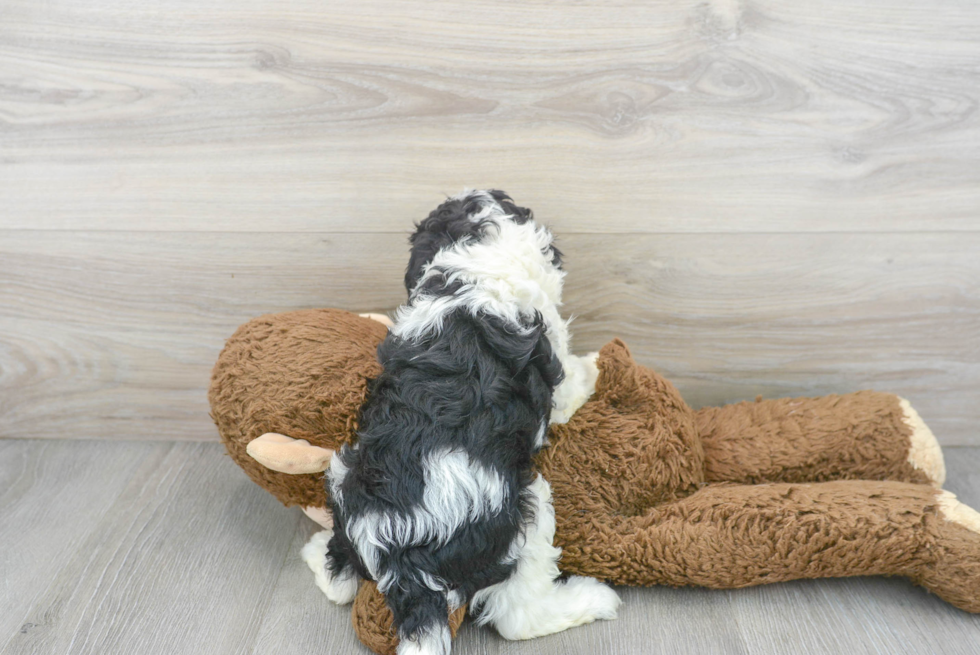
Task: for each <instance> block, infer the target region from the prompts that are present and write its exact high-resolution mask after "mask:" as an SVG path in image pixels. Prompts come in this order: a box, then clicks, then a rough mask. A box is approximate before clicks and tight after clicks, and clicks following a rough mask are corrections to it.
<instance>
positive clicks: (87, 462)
mask: <svg viewBox="0 0 980 655" xmlns="http://www.w3.org/2000/svg"><path fill="white" fill-rule="evenodd" d="M946 458H947V464H948V467H949V480H948V484H947V488H948V489H949V490H951V491H953V492H954V493H956V494H957V495H958V496H959V498H960V499H961V500H962V501H963V502H965V503H967V504H969V505H971V506H973V507H977V506H980V448H958V449H949V450H947V452H946ZM0 484H2V486H0V489H2V491H0V517H2V520H0V543H2V544H3V546H4V547H3V548H2V549H0V580H2V584H0V607H3V609H4V611H3V612H0V654H2V655H28V654H30V655H34V654H37V655H48V654H49V653H99V654H100V655H131V654H132V653H141V654H144V653H145V654H147V655H156V654H158V653H159V654H162V653H168V654H169V653H194V654H195V655H238V654H240V653H252V654H254V655H289V654H291V653H311V652H315V653H323V654H324V655H340V654H343V655H348V654H350V653H356V654H363V655H367V654H368V652H369V651H367V650H366V649H365V648H363V647H362V646H360V644H359V643H358V642H357V641H356V639H355V637H354V634H353V630H352V628H351V625H350V610H349V608H348V607H338V606H336V605H333V604H331V603H330V602H329V601H327V600H326V598H324V597H323V595H322V594H321V593H320V592H319V591H318V590H317V589H316V587H315V586H314V584H313V579H312V574H311V573H310V572H309V569H307V568H306V565H305V563H303V562H302V560H300V558H299V556H298V552H299V548H301V546H302V544H303V543H305V541H306V540H307V539H308V538H309V536H310V535H311V534H312V533H313V532H314V531H315V530H316V529H317V528H316V527H315V526H314V525H313V524H312V522H310V521H309V520H307V519H306V518H305V517H303V516H302V514H301V513H300V512H299V510H297V509H284V508H283V507H281V506H280V505H278V503H276V501H275V500H274V499H272V497H271V496H269V495H268V494H266V493H265V492H264V491H262V490H261V489H260V488H259V487H257V486H256V485H254V484H252V483H251V482H249V481H248V479H247V478H246V477H245V476H244V474H243V473H242V472H241V471H240V470H238V469H237V468H236V467H235V466H234V464H232V463H231V461H230V460H229V459H228V458H227V457H226V456H225V455H224V450H223V448H222V447H221V446H220V445H218V444H174V443H165V442H156V443H146V442H143V443H141V442H119V443H110V442H95V441H69V440H50V441H44V440H6V441H0ZM619 592H620V594H621V596H622V598H623V601H624V602H623V605H622V607H621V610H620V615H619V619H618V620H616V621H603V622H599V623H595V624H592V625H588V626H582V627H580V628H575V629H572V630H569V631H567V632H564V633H560V634H557V635H551V636H549V637H542V638H540V639H534V640H530V641H525V642H508V641H505V640H503V639H501V638H500V637H499V636H498V635H497V634H496V633H495V632H493V631H492V630H491V629H488V628H477V627H476V626H474V625H473V624H472V623H471V622H467V623H465V624H464V625H463V628H462V629H461V631H460V635H459V638H458V639H457V641H456V643H455V645H454V650H453V652H454V654H455V655H476V654H477V653H479V654H481V655H503V654H507V655H523V654H527V655H530V654H532V653H534V654H539V655H552V654H554V655H660V654H664V655H673V654H676V653H733V654H739V655H741V654H744V655H765V654H777V653H778V654H781V653H787V652H801V651H805V652H807V653H814V654H817V655H823V654H827V655H837V654H839V653H855V654H856V655H857V654H862V655H863V654H864V653H869V654H870V653H875V654H877V653H895V654H908V655H918V654H920V653H943V654H944V655H946V654H949V655H973V653H975V652H976V645H977V644H978V643H980V616H977V615H970V614H966V613H964V612H961V611H959V610H957V609H954V608H953V607H951V606H949V605H947V604H946V603H944V602H942V601H941V600H939V599H938V598H936V597H935V596H931V595H930V594H928V593H926V592H925V591H923V590H921V589H919V588H917V587H914V586H913V585H911V584H910V583H909V582H907V581H905V580H902V579H884V578H852V579H843V580H807V581H798V582H791V583H784V584H775V585H765V586H761V587H756V588H751V589H740V590H732V591H712V590H707V589H690V588H687V589H670V588H666V587H654V588H647V589H626V588H620V589H619Z"/></svg>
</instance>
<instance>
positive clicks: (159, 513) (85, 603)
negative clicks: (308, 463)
mask: <svg viewBox="0 0 980 655" xmlns="http://www.w3.org/2000/svg"><path fill="white" fill-rule="evenodd" d="M38 443H40V442H31V444H32V445H33V449H34V450H40V448H39V446H38V445H37V444H38ZM48 448H49V450H50V449H51V447H48ZM54 448H56V446H55V447H54ZM112 448H118V449H120V450H121V451H123V452H125V451H129V454H130V455H131V457H132V459H131V461H130V462H127V463H120V462H118V461H115V462H114V461H106V458H105V455H104V453H106V451H109V450H110V449H112ZM61 449H62V450H65V449H64V446H63V445H62V448H61ZM140 450H142V452H139V451H140ZM134 451H136V452H134ZM69 454H70V455H73V456H74V457H76V458H77V459H78V461H79V464H77V465H79V466H84V467H90V468H92V469H94V471H95V472H97V473H99V474H100V477H99V478H95V479H93V480H91V481H90V482H89V483H88V484H82V485H77V486H74V487H70V486H65V485H64V482H63V479H62V478H61V476H60V472H58V471H53V470H52V471H51V473H50V474H49V475H48V476H47V477H46V479H43V480H40V481H39V483H38V487H40V488H42V489H43V488H45V487H48V486H50V487H54V488H57V489H62V490H63V492H64V493H71V494H74V495H75V496H76V497H77V498H79V499H81V500H89V501H92V500H93V498H94V497H95V496H96V494H102V493H103V492H102V490H101V486H102V478H108V479H110V480H111V479H112V478H113V477H118V476H122V477H123V479H125V480H126V484H125V485H124V486H123V488H122V489H120V490H119V493H118V495H117V496H116V497H114V498H112V500H111V503H109V504H107V505H106V504H103V505H98V504H96V505H94V506H92V507H90V508H88V510H87V512H86V513H87V514H88V516H87V517H86V518H88V521H86V522H84V523H83V525H84V526H85V529H84V530H80V531H78V532H77V533H75V532H73V531H72V530H70V529H69V527H70V526H69V525H64V524H61V525H59V519H55V522H54V526H51V527H53V528H55V529H56V533H55V535H56V536H55V537H54V538H53V539H52V542H53V543H51V544H42V545H43V546H45V547H42V548H38V549H37V550H35V551H34V552H32V553H30V555H31V557H32V558H33V562H32V568H33V569H34V570H36V571H39V572H48V571H51V572H53V573H54V576H53V580H50V581H48V580H44V581H43V583H42V584H40V585H39V586H38V587H36V588H35V587H34V585H33V584H29V586H28V588H29V589H30V591H31V592H33V593H34V594H36V595H35V596H34V598H33V599H31V600H30V602H24V601H23V600H22V597H21V594H22V593H23V592H24V591H26V590H25V589H19V590H18V589H14V590H13V591H14V592H18V591H19V592H21V593H18V594H16V595H14V598H15V599H16V600H17V601H20V603H22V604H20V605H19V609H20V611H21V613H22V614H23V616H24V619H23V624H22V625H21V626H19V627H20V629H19V630H16V631H14V633H13V635H12V636H11V635H4V638H9V640H8V641H7V642H6V645H5V647H4V648H3V650H0V653H3V654H4V655H12V654H18V655H19V654H21V653H32V654H33V653H36V654H38V655H41V654H47V653H65V654H66V655H67V654H69V653H199V652H206V649H209V650H210V651H211V652H222V653H240V652H247V650H248V646H249V645H250V644H251V642H252V641H253V640H254V638H255V633H256V630H257V628H258V622H259V619H260V618H261V617H262V616H263V615H264V613H265V611H266V609H267V603H268V601H269V596H268V593H267V590H268V588H269V587H270V586H271V585H273V584H274V583H275V581H276V579H277V578H278V576H279V573H280V569H281V565H282V561H283V559H284V558H285V556H286V550H287V549H288V548H289V546H290V542H291V534H292V532H293V531H294V530H295V529H296V525H297V522H298V518H299V517H298V516H297V515H295V514H293V513H290V512H282V511H272V510H278V509H280V508H279V507H276V502H275V500H274V499H272V498H271V497H268V496H267V495H265V494H262V493H260V494H256V493H254V485H252V483H251V482H249V481H248V480H247V479H243V478H242V476H241V473H240V471H238V470H236V469H235V467H234V466H233V465H231V464H230V462H229V461H228V460H227V458H226V457H224V455H223V451H222V449H221V447H220V446H217V445H215V444H162V443H154V444H146V445H143V446H142V447H141V448H139V447H138V445H137V444H118V445H117V444H109V443H107V442H91V443H89V442H86V443H85V446H84V447H83V448H80V449H75V450H71V449H69V450H68V451H67V452H66V455H69ZM44 456H45V455H44V452H41V453H39V454H38V455H37V458H38V459H41V458H43V457H44ZM43 500H44V499H43V498H38V497H35V498H34V501H35V503H38V501H41V502H40V503H39V506H38V507H36V509H37V510H40V511H47V512H55V511H59V510H62V509H64V508H63V507H61V506H59V505H58V504H53V505H51V506H47V505H46V504H44V502H43ZM46 523H47V521H45V523H42V525H45V524H46ZM16 527H17V526H7V525H4V528H3V529H4V530H5V531H6V530H11V533H12V534H11V536H15V535H16V534H17V531H16ZM59 527H60V530H58V529H57V528H59ZM6 538H7V537H6V535H5V540H4V543H6ZM54 545H57V546H58V547H59V548H57V549H56V548H54V547H52V546H54ZM65 546H70V548H68V549H65ZM62 549H65V552H59V551H61V550H62Z"/></svg>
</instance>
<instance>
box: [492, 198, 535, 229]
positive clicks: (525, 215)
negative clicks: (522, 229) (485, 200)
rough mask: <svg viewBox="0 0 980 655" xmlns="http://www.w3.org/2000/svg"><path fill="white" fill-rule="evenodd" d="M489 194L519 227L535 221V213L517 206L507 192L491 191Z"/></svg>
mask: <svg viewBox="0 0 980 655" xmlns="http://www.w3.org/2000/svg"><path fill="white" fill-rule="evenodd" d="M489 193H490V196H491V197H492V198H493V199H494V200H496V201H497V204H498V205H500V208H501V209H503V210H504V213H505V214H509V215H510V216H511V217H512V219H513V221H514V222H515V223H517V224H518V225H523V224H524V223H527V222H528V221H530V220H533V219H534V212H532V211H531V210H530V209H528V208H527V207H520V206H518V205H517V204H515V203H514V201H513V200H512V199H511V197H510V196H508V195H507V193H506V192H505V191H501V190H499V189H491V190H490V191H489Z"/></svg>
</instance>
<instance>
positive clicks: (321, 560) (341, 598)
mask: <svg viewBox="0 0 980 655" xmlns="http://www.w3.org/2000/svg"><path fill="white" fill-rule="evenodd" d="M338 541H339V540H338V537H337V535H335V534H334V533H333V531H331V530H322V531H320V532H317V533H316V534H315V535H313V536H312V537H311V538H310V540H309V541H308V542H307V543H306V545H305V546H303V550H302V551H301V552H300V556H301V557H302V558H303V561H304V562H306V565H307V566H309V567H310V570H311V571H313V578H314V580H315V581H316V586H317V587H319V588H320V591H322V592H323V593H324V594H326V596H327V598H329V599H330V600H332V601H333V602H335V603H337V604H338V605H346V604H347V603H350V602H352V601H353V600H354V596H356V595H357V584H358V577H357V572H356V571H355V570H354V567H353V565H352V564H351V562H350V560H349V559H348V558H347V556H346V551H345V550H344V549H343V548H342V547H341V545H340V544H339V543H338Z"/></svg>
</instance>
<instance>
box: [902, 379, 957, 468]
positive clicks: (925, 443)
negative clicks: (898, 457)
mask: <svg viewBox="0 0 980 655" xmlns="http://www.w3.org/2000/svg"><path fill="white" fill-rule="evenodd" d="M898 400H899V405H901V407H902V420H903V421H904V422H905V425H907V426H908V427H909V428H910V429H911V430H912V434H911V436H910V437H909V458H908V461H909V464H911V465H912V467H913V468H915V469H917V470H919V471H922V472H923V473H925V474H926V475H927V476H928V477H929V481H930V482H931V483H932V485H933V486H934V487H942V486H943V483H944V482H946V463H945V461H943V451H942V448H940V447H939V442H938V441H936V437H935V435H933V434H932V430H930V429H929V426H928V425H926V424H925V421H923V420H922V418H921V417H920V416H919V413H918V412H917V411H915V409H913V408H912V405H911V404H910V403H909V401H907V400H905V399H904V398H899V399H898Z"/></svg>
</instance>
